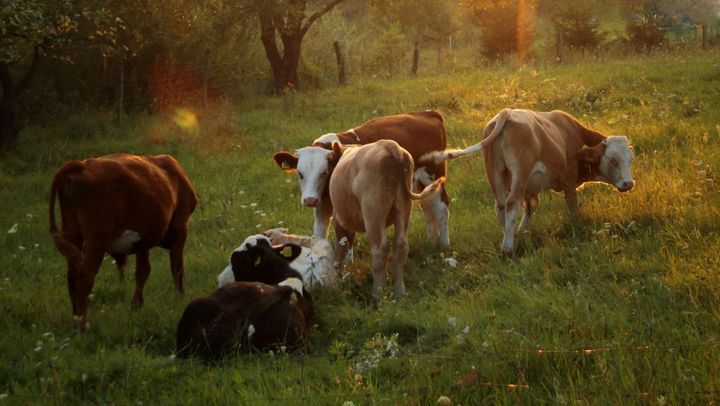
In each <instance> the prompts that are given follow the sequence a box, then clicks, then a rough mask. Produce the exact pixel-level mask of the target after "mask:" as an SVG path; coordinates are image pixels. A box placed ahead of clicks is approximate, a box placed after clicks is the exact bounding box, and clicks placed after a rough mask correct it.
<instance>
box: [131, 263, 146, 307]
mask: <svg viewBox="0 0 720 406" xmlns="http://www.w3.org/2000/svg"><path fill="white" fill-rule="evenodd" d="M149 275H150V255H149V251H148V250H145V251H139V252H137V253H136V254H135V296H133V300H132V303H131V306H132V308H134V309H138V308H140V307H142V305H143V303H144V299H143V288H144V287H145V282H146V281H147V278H148V276H149Z"/></svg>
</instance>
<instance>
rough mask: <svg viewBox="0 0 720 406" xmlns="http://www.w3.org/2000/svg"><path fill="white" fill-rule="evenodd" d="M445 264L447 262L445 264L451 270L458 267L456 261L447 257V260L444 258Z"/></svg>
mask: <svg viewBox="0 0 720 406" xmlns="http://www.w3.org/2000/svg"><path fill="white" fill-rule="evenodd" d="M445 262H447V264H448V266H449V267H450V268H452V269H455V268H457V265H458V262H457V259H455V258H453V257H448V258H445Z"/></svg>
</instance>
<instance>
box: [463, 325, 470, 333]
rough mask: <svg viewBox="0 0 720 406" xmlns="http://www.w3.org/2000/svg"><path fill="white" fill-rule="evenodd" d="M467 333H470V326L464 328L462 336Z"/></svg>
mask: <svg viewBox="0 0 720 406" xmlns="http://www.w3.org/2000/svg"><path fill="white" fill-rule="evenodd" d="M469 332H470V326H465V328H464V329H463V334H467V333H469Z"/></svg>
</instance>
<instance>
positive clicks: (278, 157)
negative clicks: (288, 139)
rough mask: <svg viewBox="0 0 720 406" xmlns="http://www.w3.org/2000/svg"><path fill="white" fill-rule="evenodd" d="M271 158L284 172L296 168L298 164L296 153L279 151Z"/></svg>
mask: <svg viewBox="0 0 720 406" xmlns="http://www.w3.org/2000/svg"><path fill="white" fill-rule="evenodd" d="M273 160H274V161H275V163H276V164H277V166H279V167H280V169H282V170H283V171H285V172H288V173H289V172H293V171H294V170H295V169H297V164H298V157H297V155H295V154H293V153H291V152H287V151H280V152H277V153H275V155H273Z"/></svg>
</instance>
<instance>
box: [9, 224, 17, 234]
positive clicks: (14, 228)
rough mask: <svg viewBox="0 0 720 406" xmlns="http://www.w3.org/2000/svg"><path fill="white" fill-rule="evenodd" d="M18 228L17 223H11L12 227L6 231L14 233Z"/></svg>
mask: <svg viewBox="0 0 720 406" xmlns="http://www.w3.org/2000/svg"><path fill="white" fill-rule="evenodd" d="M17 230H18V223H15V224H13V226H12V227H10V229H9V230H8V231H7V233H8V234H15V233H17Z"/></svg>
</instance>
